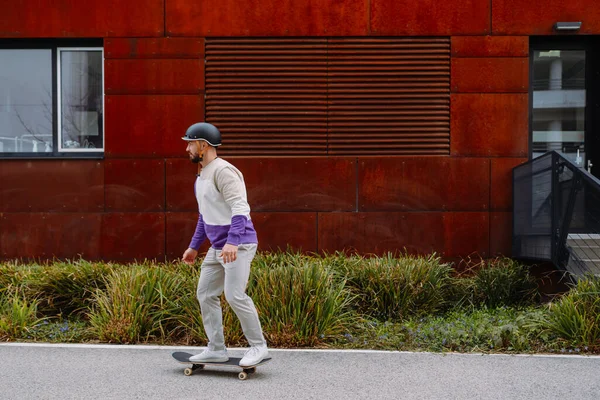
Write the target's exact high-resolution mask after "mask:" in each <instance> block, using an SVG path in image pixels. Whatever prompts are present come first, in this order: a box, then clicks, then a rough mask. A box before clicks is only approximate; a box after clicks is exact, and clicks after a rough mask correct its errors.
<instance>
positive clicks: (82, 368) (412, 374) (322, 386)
mask: <svg viewBox="0 0 600 400" xmlns="http://www.w3.org/2000/svg"><path fill="white" fill-rule="evenodd" d="M173 351H190V352H197V351H198V348H189V347H166V346H165V347H162V346H111V345H51V344H40V345H37V344H18V343H4V344H0V372H1V373H0V399H61V400H65V399H183V398H191V399H194V398H201V399H211V400H212V399H400V398H402V399H534V398H543V399H598V398H600V357H597V356H592V357H586V356H507V355H472V354H446V355H443V354H432V353H405V352H383V351H344V350H339V351H338V350H271V356H272V357H273V358H274V359H273V361H272V362H270V363H268V364H266V365H264V366H262V367H259V369H258V371H257V373H256V374H253V375H251V376H250V378H249V379H248V380H246V381H240V380H238V378H237V372H235V371H234V370H216V369H215V368H214V367H212V368H211V369H207V370H204V371H196V372H195V373H194V375H192V376H189V377H188V376H185V375H184V374H183V370H184V368H185V365H182V364H178V363H177V362H175V361H174V360H173V359H172V358H171V352H173ZM242 354H243V350H242V349H230V356H238V355H242Z"/></svg>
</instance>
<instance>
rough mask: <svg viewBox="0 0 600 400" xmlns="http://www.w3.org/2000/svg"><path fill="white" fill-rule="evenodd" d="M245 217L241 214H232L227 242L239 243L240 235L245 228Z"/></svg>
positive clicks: (237, 244) (236, 244)
mask: <svg viewBox="0 0 600 400" xmlns="http://www.w3.org/2000/svg"><path fill="white" fill-rule="evenodd" d="M246 221H247V219H246V217H244V216H243V215H234V216H233V217H232V218H231V227H230V228H229V234H228V235H227V243H228V244H232V245H234V246H239V245H240V237H241V236H242V234H243V233H244V231H245V230H246Z"/></svg>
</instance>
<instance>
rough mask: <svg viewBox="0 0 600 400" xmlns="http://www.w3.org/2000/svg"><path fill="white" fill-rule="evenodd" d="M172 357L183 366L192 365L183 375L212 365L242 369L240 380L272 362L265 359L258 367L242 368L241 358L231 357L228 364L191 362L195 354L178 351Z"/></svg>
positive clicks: (188, 374)
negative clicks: (260, 366)
mask: <svg viewBox="0 0 600 400" xmlns="http://www.w3.org/2000/svg"><path fill="white" fill-rule="evenodd" d="M172 356H173V358H174V359H175V360H177V361H179V362H180V363H181V364H192V366H191V367H189V368H186V369H185V370H184V371H183V373H184V374H185V375H186V376H190V375H192V373H194V371H196V370H198V369H204V367H205V366H207V365H211V366H216V367H228V368H236V369H241V370H242V371H241V372H240V373H239V374H238V378H240V379H241V380H246V379H248V375H249V374H253V373H254V372H256V367H258V366H259V365H263V364H266V363H268V362H269V361H271V358H270V357H269V358H265V359H264V360H262V361H261V362H259V363H258V364H256V365H250V366H248V367H242V366H240V365H239V364H240V360H241V358H239V357H229V360H228V361H226V362H195V361H190V357H191V356H193V354H190V353H185V352H182V351H177V352H175V353H173V354H172Z"/></svg>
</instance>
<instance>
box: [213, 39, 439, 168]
mask: <svg viewBox="0 0 600 400" xmlns="http://www.w3.org/2000/svg"><path fill="white" fill-rule="evenodd" d="M206 46H207V48H206V61H207V65H206V119H207V121H209V122H211V123H214V124H215V125H217V126H218V127H219V129H221V130H222V132H223V136H224V146H223V148H222V149H221V151H222V152H223V154H224V155H244V156H256V155H277V156H285V155H303V156H307V155H325V154H330V155H368V154H379V155H381V154H388V155H398V154H427V155H448V154H449V150H450V138H449V135H450V115H449V112H450V106H449V102H450V98H449V92H450V40H449V39H448V38H441V39H364V38H363V39H333V38H332V39H327V40H326V39H301V40H300V39H207V43H206Z"/></svg>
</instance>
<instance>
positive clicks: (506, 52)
mask: <svg viewBox="0 0 600 400" xmlns="http://www.w3.org/2000/svg"><path fill="white" fill-rule="evenodd" d="M451 41H452V57H529V37H528V36H452V40H451Z"/></svg>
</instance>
